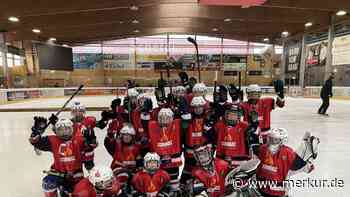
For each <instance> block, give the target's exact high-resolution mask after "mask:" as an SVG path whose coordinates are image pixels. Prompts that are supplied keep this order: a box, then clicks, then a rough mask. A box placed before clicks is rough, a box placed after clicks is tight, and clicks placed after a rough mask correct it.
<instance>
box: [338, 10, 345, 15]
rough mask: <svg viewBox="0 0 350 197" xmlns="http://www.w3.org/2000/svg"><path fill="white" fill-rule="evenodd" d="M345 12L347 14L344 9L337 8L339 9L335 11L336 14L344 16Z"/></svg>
mask: <svg viewBox="0 0 350 197" xmlns="http://www.w3.org/2000/svg"><path fill="white" fill-rule="evenodd" d="M346 14H347V12H346V11H345V10H339V11H338V12H337V13H336V15H337V16H344V15H346Z"/></svg>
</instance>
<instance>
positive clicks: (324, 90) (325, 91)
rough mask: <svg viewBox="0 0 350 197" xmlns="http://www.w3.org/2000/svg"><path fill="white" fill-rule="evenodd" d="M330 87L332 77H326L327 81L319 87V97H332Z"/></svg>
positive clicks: (331, 86)
mask: <svg viewBox="0 0 350 197" xmlns="http://www.w3.org/2000/svg"><path fill="white" fill-rule="evenodd" d="M332 88H333V81H332V79H327V81H326V82H325V83H324V85H323V86H322V89H321V95H320V96H321V98H327V97H332V96H333V93H332Z"/></svg>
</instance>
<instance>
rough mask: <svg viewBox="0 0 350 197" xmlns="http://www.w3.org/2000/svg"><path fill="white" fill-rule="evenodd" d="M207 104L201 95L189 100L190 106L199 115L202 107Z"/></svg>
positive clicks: (202, 110)
mask: <svg viewBox="0 0 350 197" xmlns="http://www.w3.org/2000/svg"><path fill="white" fill-rule="evenodd" d="M206 104H207V102H206V101H205V99H204V98H203V97H202V96H196V97H193V99H192V101H191V107H192V108H193V112H194V113H195V114H198V115H201V114H203V112H204V107H205V105H206Z"/></svg>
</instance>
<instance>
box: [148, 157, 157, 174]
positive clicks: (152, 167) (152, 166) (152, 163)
mask: <svg viewBox="0 0 350 197" xmlns="http://www.w3.org/2000/svg"><path fill="white" fill-rule="evenodd" d="M159 167H160V163H159V161H157V160H149V161H145V169H146V171H147V172H149V173H154V172H156V171H157V170H158V169H159Z"/></svg>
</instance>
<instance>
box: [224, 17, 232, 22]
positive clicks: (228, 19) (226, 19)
mask: <svg viewBox="0 0 350 197" xmlns="http://www.w3.org/2000/svg"><path fill="white" fill-rule="evenodd" d="M224 21H225V22H231V21H232V19H230V18H225V19H224Z"/></svg>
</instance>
